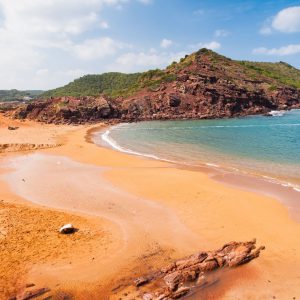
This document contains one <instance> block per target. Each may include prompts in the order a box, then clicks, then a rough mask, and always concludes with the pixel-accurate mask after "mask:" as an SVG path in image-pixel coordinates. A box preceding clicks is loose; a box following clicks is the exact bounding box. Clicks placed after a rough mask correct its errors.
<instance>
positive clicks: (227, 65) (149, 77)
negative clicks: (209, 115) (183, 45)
mask: <svg viewBox="0 0 300 300" xmlns="http://www.w3.org/2000/svg"><path fill="white" fill-rule="evenodd" d="M199 53H205V54H206V55H208V56H210V58H211V62H212V67H214V66H215V67H216V68H218V66H217V65H222V66H223V67H224V73H225V74H224V75H225V76H226V77H228V78H230V80H233V81H235V80H236V79H238V81H240V80H239V74H243V77H247V78H248V79H249V80H253V81H263V82H266V84H267V85H268V86H269V88H270V89H276V88H277V87H282V86H288V87H293V88H300V70H298V69H296V68H294V67H292V66H291V65H289V64H287V63H284V62H278V63H266V62H250V61H235V60H231V59H229V58H227V57H224V56H222V55H219V54H217V53H215V52H213V51H210V50H207V49H201V50H200V51H198V52H197V53H194V54H192V55H189V56H188V55H187V56H186V57H185V58H182V59H181V61H180V62H179V63H176V62H174V63H172V64H171V65H170V66H169V67H167V68H166V70H159V69H156V70H150V71H147V72H144V73H134V74H124V73H117V72H111V73H104V74H99V75H85V76H83V77H80V78H78V79H76V80H74V81H73V82H71V83H69V84H67V85H65V86H63V87H60V88H57V89H54V90H49V91H47V92H45V93H43V94H42V95H41V98H49V97H62V96H72V97H82V96H98V95H99V94H104V95H106V96H109V97H113V98H116V97H120V96H123V97H126V96H130V95H132V94H134V93H135V92H137V91H139V90H141V89H143V88H145V87H148V88H154V89H155V87H156V86H157V85H159V84H160V83H161V82H172V81H175V80H176V73H177V72H178V71H180V70H182V69H183V68H186V67H188V66H189V65H190V64H192V63H193V62H194V61H195V60H196V57H197V55H198V54H199Z"/></svg>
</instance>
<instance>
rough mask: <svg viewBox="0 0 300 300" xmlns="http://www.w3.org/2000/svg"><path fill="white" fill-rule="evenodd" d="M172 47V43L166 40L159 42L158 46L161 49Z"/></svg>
mask: <svg viewBox="0 0 300 300" xmlns="http://www.w3.org/2000/svg"><path fill="white" fill-rule="evenodd" d="M172 45H173V41H171V40H168V39H163V40H162V41H161V42H160V46H161V47H162V48H165V49H166V48H169V47H170V46H172Z"/></svg>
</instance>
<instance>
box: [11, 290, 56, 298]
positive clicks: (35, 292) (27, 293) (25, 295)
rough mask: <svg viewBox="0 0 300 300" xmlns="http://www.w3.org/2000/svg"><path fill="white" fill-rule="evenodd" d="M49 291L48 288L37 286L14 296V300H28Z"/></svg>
mask: <svg viewBox="0 0 300 300" xmlns="http://www.w3.org/2000/svg"><path fill="white" fill-rule="evenodd" d="M49 291H50V289H48V288H39V289H34V290H31V291H25V292H24V293H22V294H20V295H18V296H17V297H16V300H29V299H33V298H36V297H39V296H41V295H44V294H46V293H47V292H49Z"/></svg>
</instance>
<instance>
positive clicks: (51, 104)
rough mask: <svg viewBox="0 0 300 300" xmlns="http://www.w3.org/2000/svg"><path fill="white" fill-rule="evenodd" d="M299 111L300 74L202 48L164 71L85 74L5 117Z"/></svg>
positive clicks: (130, 117) (53, 119)
mask: <svg viewBox="0 0 300 300" xmlns="http://www.w3.org/2000/svg"><path fill="white" fill-rule="evenodd" d="M292 108H300V70H298V69H296V68H294V67H292V66H290V65H288V64H286V63H284V62H279V63H263V62H247V61H236V60H231V59H229V58H227V57H224V56H222V55H219V54H217V53H215V52H213V51H211V50H208V49H201V50H199V51H198V52H195V53H193V54H191V55H187V56H185V58H182V59H181V60H180V62H178V63H176V62H174V63H172V64H171V65H170V66H168V67H167V68H166V69H165V70H150V71H148V72H145V73H135V74H122V73H105V74H102V75H86V76H83V77H81V78H79V79H77V80H75V81H74V82H72V83H70V84H68V85H66V86H65V87H62V88H58V89H55V90H52V91H48V92H46V93H43V94H42V95H41V96H40V100H36V101H32V102H29V103H26V104H22V105H18V106H17V108H14V109H13V110H12V111H11V112H10V113H9V114H10V115H13V116H14V117H15V118H18V119H33V120H37V121H40V122H46V123H56V124H60V123H67V124H68V123H73V124H82V123H86V122H96V121H101V120H116V121H142V120H167V119H211V118H227V117H236V116H245V115H252V114H266V113H268V112H270V111H272V110H287V109H292Z"/></svg>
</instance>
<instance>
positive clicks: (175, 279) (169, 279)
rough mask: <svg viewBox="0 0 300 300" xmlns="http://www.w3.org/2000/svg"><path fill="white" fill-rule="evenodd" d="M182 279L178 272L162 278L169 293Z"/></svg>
mask: <svg viewBox="0 0 300 300" xmlns="http://www.w3.org/2000/svg"><path fill="white" fill-rule="evenodd" d="M181 279H182V273H181V272H179V271H175V272H173V273H171V274H168V275H166V276H165V277H164V281H165V283H166V285H167V287H168V288H169V289H170V290H171V291H174V290H175V289H176V288H177V286H178V284H179V282H180V281H181Z"/></svg>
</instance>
